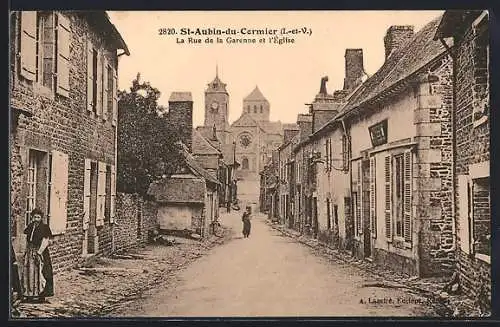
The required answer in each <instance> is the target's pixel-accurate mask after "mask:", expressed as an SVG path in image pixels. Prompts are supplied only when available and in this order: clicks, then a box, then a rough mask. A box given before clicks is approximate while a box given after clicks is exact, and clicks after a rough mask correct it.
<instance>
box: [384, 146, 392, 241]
mask: <svg viewBox="0 0 500 327" xmlns="http://www.w3.org/2000/svg"><path fill="white" fill-rule="evenodd" d="M391 168H392V167H391V156H386V157H385V160H384V176H385V181H384V186H385V236H386V237H387V240H389V241H390V240H392V215H391V209H392V189H391V176H392V171H391Z"/></svg>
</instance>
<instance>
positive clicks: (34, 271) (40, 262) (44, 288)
mask: <svg viewBox="0 0 500 327" xmlns="http://www.w3.org/2000/svg"><path fill="white" fill-rule="evenodd" d="M42 215H43V213H42V211H41V210H40V209H33V211H32V212H31V218H32V219H33V221H32V222H31V223H29V225H28V226H27V227H26V229H25V230H24V234H26V252H25V254H24V261H23V273H22V276H23V278H22V287H23V296H24V299H25V300H26V301H28V302H34V301H36V302H45V298H46V297H49V296H53V295H54V282H53V271H52V262H51V260H50V254H49V249H48V245H49V240H50V238H51V237H52V232H51V230H50V227H49V226H48V225H47V224H45V223H44V222H42Z"/></svg>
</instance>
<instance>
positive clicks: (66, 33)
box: [57, 13, 71, 97]
mask: <svg viewBox="0 0 500 327" xmlns="http://www.w3.org/2000/svg"><path fill="white" fill-rule="evenodd" d="M70 37H71V27H70V20H69V18H67V17H66V16H64V15H63V14H61V13H58V14H57V93H58V94H60V95H62V96H65V97H69V65H70V57H69V56H70V54H69V47H70Z"/></svg>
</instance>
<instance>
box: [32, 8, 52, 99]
mask: <svg viewBox="0 0 500 327" xmlns="http://www.w3.org/2000/svg"><path fill="white" fill-rule="evenodd" d="M55 32H56V30H55V18H54V14H53V13H51V12H48V13H40V12H39V13H37V31H36V35H37V37H36V43H37V46H36V65H37V69H36V72H37V74H36V80H37V82H38V83H39V84H40V85H43V86H45V87H47V88H49V89H52V87H53V84H54V71H55V60H54V56H55V45H56V42H55Z"/></svg>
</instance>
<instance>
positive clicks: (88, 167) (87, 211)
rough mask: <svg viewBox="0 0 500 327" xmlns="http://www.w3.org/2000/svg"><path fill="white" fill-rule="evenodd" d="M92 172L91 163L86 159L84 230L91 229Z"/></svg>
mask: <svg viewBox="0 0 500 327" xmlns="http://www.w3.org/2000/svg"><path fill="white" fill-rule="evenodd" d="M90 170H91V161H90V159H85V172H84V177H83V229H84V230H87V229H88V228H89V221H90Z"/></svg>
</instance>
